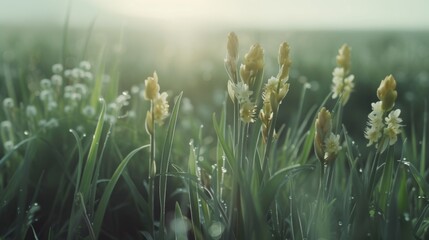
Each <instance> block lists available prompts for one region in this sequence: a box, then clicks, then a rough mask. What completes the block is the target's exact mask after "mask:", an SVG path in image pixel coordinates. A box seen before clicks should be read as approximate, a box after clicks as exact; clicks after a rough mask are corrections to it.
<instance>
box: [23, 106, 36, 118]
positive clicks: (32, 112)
mask: <svg viewBox="0 0 429 240" xmlns="http://www.w3.org/2000/svg"><path fill="white" fill-rule="evenodd" d="M25 114H26V115H27V117H29V118H32V117H35V116H36V115H37V108H36V107H35V106H33V105H28V106H27V108H26V109H25Z"/></svg>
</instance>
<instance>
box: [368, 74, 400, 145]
mask: <svg viewBox="0 0 429 240" xmlns="http://www.w3.org/2000/svg"><path fill="white" fill-rule="evenodd" d="M395 88H396V81H395V79H394V78H393V76H392V75H389V76H387V77H386V78H385V79H384V80H382V81H381V83H380V86H379V88H378V89H377V97H378V98H379V99H380V101H378V102H376V103H372V104H371V106H372V112H371V113H369V114H368V119H369V121H368V124H367V125H368V126H367V128H366V130H365V138H367V139H368V140H369V142H368V144H367V146H371V145H372V144H374V145H375V147H376V148H377V149H379V151H380V152H383V151H384V150H385V149H386V148H387V146H389V145H393V144H395V143H396V141H397V140H398V137H397V135H398V134H400V133H401V127H402V125H401V123H402V119H401V118H400V117H399V115H400V114H401V110H400V109H396V110H392V111H391V109H392V108H393V106H394V104H395V100H396V97H397V92H396V90H395ZM387 113H388V116H387V117H385V118H384V119H383V116H385V114H387ZM383 120H384V121H383ZM380 144H381V145H380Z"/></svg>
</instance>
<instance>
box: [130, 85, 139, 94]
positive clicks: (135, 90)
mask: <svg viewBox="0 0 429 240" xmlns="http://www.w3.org/2000/svg"><path fill="white" fill-rule="evenodd" d="M139 92H140V88H139V87H138V86H136V85H134V86H132V87H131V94H137V93H139Z"/></svg>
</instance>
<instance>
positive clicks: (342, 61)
mask: <svg viewBox="0 0 429 240" xmlns="http://www.w3.org/2000/svg"><path fill="white" fill-rule="evenodd" d="M350 55H351V54H350V47H349V46H347V44H343V45H342V46H341V48H340V49H339V50H338V55H337V65H338V66H340V67H342V68H343V69H344V73H346V74H347V73H348V72H349V70H350Z"/></svg>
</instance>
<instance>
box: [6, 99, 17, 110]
mask: <svg viewBox="0 0 429 240" xmlns="http://www.w3.org/2000/svg"><path fill="white" fill-rule="evenodd" d="M14 106H15V103H14V102H13V99H12V98H5V99H4V100H3V108H4V109H12V108H13V107H14Z"/></svg>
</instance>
